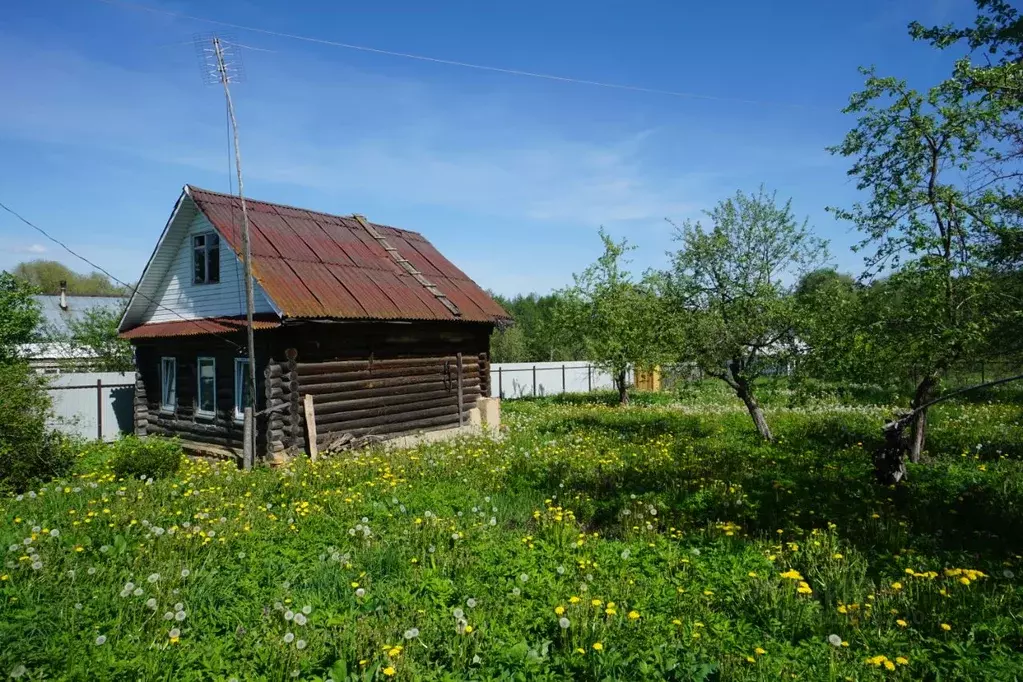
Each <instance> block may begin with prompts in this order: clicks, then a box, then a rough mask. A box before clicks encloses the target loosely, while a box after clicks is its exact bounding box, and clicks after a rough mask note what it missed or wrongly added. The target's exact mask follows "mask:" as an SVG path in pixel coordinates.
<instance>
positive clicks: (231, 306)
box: [141, 213, 274, 323]
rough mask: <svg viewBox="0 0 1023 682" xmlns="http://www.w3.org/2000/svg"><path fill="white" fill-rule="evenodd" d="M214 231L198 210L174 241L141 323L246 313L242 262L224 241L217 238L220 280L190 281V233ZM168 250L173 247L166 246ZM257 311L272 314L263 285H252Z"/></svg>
mask: <svg viewBox="0 0 1023 682" xmlns="http://www.w3.org/2000/svg"><path fill="white" fill-rule="evenodd" d="M211 231H213V225H211V224H210V221H209V220H207V219H206V216H204V215H203V214H202V213H197V214H196V216H195V217H194V218H193V219H192V222H191V223H190V224H189V226H188V232H187V234H185V235H184V236H183V237H182V238H181V239H180V241H179V242H178V244H177V247H176V248H177V251H176V253H175V255H174V260H173V261H172V263H171V264H170V268H169V269H168V270H167V274H166V276H165V277H164V279H163V281H162V282H161V283H160V285H159V286H158V287H157V288H156V292H155V295H154V296H153V299H154V300H155V301H156V303H150V304H149V306H148V308H147V310H146V312H145V313H144V314H143V315H142V319H141V322H143V323H145V322H173V321H175V320H181V319H182V318H184V319H189V320H193V319H198V318H203V317H230V316H234V315H244V314H245V287H244V283H243V277H242V264H241V261H240V260H239V259H238V257H237V256H235V254H234V251H232V250H231V247H230V246H228V244H227V242H226V241H225V240H224V239H223V238H221V240H220V282H218V283H217V284H193V283H192V236H193V235H197V234H202V233H203V232H211ZM165 246H166V247H167V248H168V250H171V251H173V249H174V248H175V247H174V246H173V245H171V244H166V245H165ZM254 304H255V305H254V307H255V312H256V313H272V312H274V309H273V307H272V306H271V305H270V302H269V300H268V299H267V296H266V294H265V293H264V292H263V288H262V287H261V286H259V283H258V282H257V283H256V285H255V300H254Z"/></svg>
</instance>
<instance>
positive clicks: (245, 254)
mask: <svg viewBox="0 0 1023 682" xmlns="http://www.w3.org/2000/svg"><path fill="white" fill-rule="evenodd" d="M213 49H214V51H215V52H216V54H217V67H218V69H219V71H220V82H221V83H222V84H223V86H224V96H225V97H227V112H228V114H229V115H230V117H231V130H232V131H233V133H234V165H235V168H236V170H237V172H238V198H239V199H240V200H241V204H242V264H243V266H244V268H245V323H246V325H245V328H246V330H245V333H246V337H247V341H248V351H249V353H248V354H249V401H248V402H249V404H248V407H254V406H255V400H256V340H255V336H254V334H253V331H252V316H253V308H254V305H253V298H254V294H253V290H252V288H253V287H252V248H251V246H250V244H249V212H248V209H247V207H246V205H245V191H244V185H243V184H242V152H241V148H240V147H239V145H238V121H237V120H236V119H235V117H234V102H233V101H232V100H231V88H229V87H228V85H227V81H228V77H227V67H226V66H225V65H224V51H223V49H222V47H221V45H220V38H217V37H214V38H213ZM246 426H247V430H246V431H245V432H244V435H243V438H244V439H245V442H246V444H248V445H249V447H250V448H252V451H253V452H255V449H256V433H255V429H254V428H253V424H252V423H251V422H247V423H246Z"/></svg>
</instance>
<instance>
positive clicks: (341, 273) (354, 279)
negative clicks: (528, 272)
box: [129, 186, 510, 338]
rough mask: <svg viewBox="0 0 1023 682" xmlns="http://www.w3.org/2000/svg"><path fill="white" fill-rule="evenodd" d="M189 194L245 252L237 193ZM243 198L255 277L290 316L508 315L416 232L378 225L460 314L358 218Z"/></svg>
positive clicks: (193, 190)
mask: <svg viewBox="0 0 1023 682" xmlns="http://www.w3.org/2000/svg"><path fill="white" fill-rule="evenodd" d="M186 191H187V193H188V195H189V196H190V197H191V198H192V199H193V200H194V201H195V203H196V205H197V206H198V207H199V210H200V211H202V212H203V213H204V214H205V215H206V217H207V218H208V219H209V221H210V222H211V223H213V225H214V226H215V227H216V228H217V230H219V231H220V233H221V234H222V235H223V236H224V239H226V240H227V241H228V243H229V244H230V246H231V248H233V249H234V250H235V252H237V253H241V250H242V246H241V230H240V227H241V202H240V201H239V199H238V197H237V196H233V195H228V194H220V193H218V192H210V191H208V190H204V189H199V188H197V187H192V186H188V187H187V188H186ZM245 203H246V208H247V210H248V214H249V224H250V227H251V229H250V236H251V246H252V271H253V275H254V276H255V278H256V280H257V281H258V282H259V284H260V286H262V287H263V290H264V291H266V293H267V295H269V296H270V298H271V299H272V300H273V301H274V303H275V304H276V305H277V307H278V309H280V310H281V312H282V314H283V315H284V317H290V318H336V319H359V320H367V319H381V320H465V321H470V322H496V321H497V320H501V319H507V318H509V317H510V316H509V315H508V313H507V312H505V310H504V309H503V308H501V306H500V305H498V304H497V303H496V302H495V301H494V300H493V299H492V298H490V296H488V295H487V294H486V292H484V291H483V290H482V289H481V288H480V287H479V286H477V285H476V283H475V282H473V281H472V280H471V279H469V278H468V277H467V276H466V275H465V273H464V272H462V271H461V270H459V269H458V268H456V267H455V266H454V265H453V264H452V263H451V261H449V260H448V259H446V258H445V257H444V256H443V255H441V253H440V252H439V251H437V249H435V248H434V247H433V245H432V244H430V242H428V241H426V239H425V238H424V237H423V236H422V235H420V234H419V233H417V232H410V231H408V230H399V229H397V228H394V227H389V226H386V225H376V224H373V227H374V228H375V229H376V230H378V231H379V232H380V233H381V234H382V235H383V236H385V237H386V238H387V241H388V243H390V244H391V246H393V247H394V248H395V249H397V251H398V254H399V255H400V256H401V257H402V258H404V259H406V260H408V261H409V262H410V263H411V264H412V265H413V266H414V267H415V268H416V269H417V270H418V271H419V272H421V273H423V275H424V276H425V277H426V278H427V279H428V280H429V281H430V282H431V283H432V284H434V285H436V287H437V288H438V289H439V290H440V291H441V293H443V294H444V295H445V296H447V297H448V298H449V299H450V300H451V301H452V302H453V303H454V304H455V305H456V306H457V307H458V310H459V312H460V313H461V315H460V316H456V315H454V314H453V313H452V311H451V310H449V309H448V308H447V307H446V306H445V305H443V304H442V303H441V301H440V300H438V299H437V297H436V296H434V295H433V294H431V293H430V292H429V291H427V290H426V288H425V287H424V286H423V285H422V284H421V283H420V282H418V281H416V279H415V278H414V277H413V276H412V275H410V274H408V273H407V272H405V270H403V269H402V268H401V267H400V266H399V265H398V264H397V263H395V261H394V259H393V258H392V257H391V255H390V254H389V253H388V252H387V251H386V250H385V249H384V247H383V246H381V244H380V243H379V241H378V240H376V239H374V238H373V237H372V236H371V235H370V234H368V233H367V231H366V229H364V228H363V227H362V226H361V225H360V224H359V223H358V222H357V221H356V220H355V219H353V218H348V217H342V216H335V215H329V214H326V213H317V212H315V211H307V210H303V209H298V208H293V207H290V206H281V205H278V204H270V203H267V202H263V201H252V200H249V199H246V201H245ZM170 324H176V323H170ZM133 331H135V330H133ZM129 333H132V332H129ZM129 338H131V337H129ZM134 338H138V337H134Z"/></svg>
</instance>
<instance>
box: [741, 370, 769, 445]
mask: <svg viewBox="0 0 1023 682" xmlns="http://www.w3.org/2000/svg"><path fill="white" fill-rule="evenodd" d="M735 392H736V394H737V395H738V396H739V399H740V400H742V402H743V404H745V405H746V409H747V410H749V416H750V417H752V418H753V424H754V425H756V427H757V433H759V434H760V437H761V438H763V439H764V440H766V441H767V442H769V443H770V442H772V441H774V435H773V434H771V427H770V426H768V424H767V420H766V419H765V418H764V411H763V410H761V409H760V405H759V404H758V403H757V399H756V398H755V397H753V391H752V390H750V387H749V384H747V383H746V382H745V381H739V382H738V385H737V387H736V389H735Z"/></svg>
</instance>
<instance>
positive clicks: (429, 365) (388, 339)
mask: <svg viewBox="0 0 1023 682" xmlns="http://www.w3.org/2000/svg"><path fill="white" fill-rule="evenodd" d="M246 205H247V208H248V215H249V225H250V234H251V253H252V271H253V275H254V279H255V324H254V327H255V330H256V331H255V343H256V364H257V376H258V380H257V385H256V395H255V408H256V410H257V412H259V413H261V416H260V418H259V419H258V423H257V453H258V454H260V455H263V454H271V455H272V454H275V453H279V452H281V451H285V450H289V449H292V448H301V447H305V446H306V445H307V443H306V425H305V418H304V411H303V399H304V398H305V396H306V395H312V396H314V407H315V410H316V419H315V421H316V428H317V432H318V435H319V438H318V441H320V442H321V444H327V443H329V442H331V441H332V440H333V439H335V438H337V437H338V436H339V435H340V434H342V433H350V434H352V435H353V436H361V435H366V434H379V435H387V436H391V435H398V434H407V433H411V432H414V431H418V430H424V429H439V428H448V427H452V426H458V425H459V424H462V423H466V422H467V419H468V417H469V416H470V410H471V409H472V408H473V407H475V406H476V400H477V397H478V396H488V395H489V385H488V383H487V382H488V378H489V377H488V375H489V373H488V371H487V368H488V365H489V359H488V355H487V353H488V341H489V337H490V333H491V330H492V329H493V327H494V325H495V323H496V322H497V321H498V320H504V319H506V318H508V314H507V313H506V312H505V311H504V309H502V308H501V306H500V305H498V304H497V303H495V302H494V301H493V300H492V299H491V298H490V297H489V296H488V295H487V294H486V293H485V292H484V291H483V290H482V289H481V288H480V287H479V286H477V285H476V284H475V283H474V282H473V281H472V280H470V279H469V278H468V277H467V276H466V275H465V274H464V273H463V272H462V271H461V270H459V269H458V268H456V267H455V266H454V265H452V264H451V262H450V261H448V260H447V259H446V258H444V256H442V255H441V254H440V253H439V252H438V251H437V250H436V249H435V248H434V247H433V246H432V245H431V244H430V243H429V242H428V241H427V240H426V239H424V238H423V237H422V235H420V234H418V233H415V232H408V231H405V230H399V229H395V228H392V227H384V226H381V225H373V224H371V223H368V222H366V221H365V219H363V218H362V217H361V216H347V217H345V216H334V215H327V214H325V213H317V212H315V211H306V210H303V209H298V208H291V207H288V206H281V205H277V204H270V203H264V202H260V201H251V200H246ZM240 225H241V205H240V202H239V200H238V198H237V197H235V196H232V195H225V194H218V193H214V192H209V191H206V190H202V189H198V188H195V187H192V186H188V185H186V186H185V188H184V191H183V192H182V194H181V196H180V198H179V199H178V201H177V204H176V205H175V207H174V210H173V213H172V214H171V217H170V220H169V221H168V222H167V225H166V227H165V228H164V231H163V234H162V235H161V237H160V240H159V242H158V244H157V246H156V250H155V251H154V252H153V255H152V256H151V257H150V260H149V263H148V264H147V265H146V268H145V271H144V272H143V274H142V279H141V281H140V282H139V285H138V287H137V289H136V291H135V293H134V294H133V295H132V298H131V300H130V302H129V304H128V308H127V310H126V311H125V314H124V318H123V319H122V321H121V325H120V332H121V336H122V337H123V338H126V339H130V340H131V342H132V344H134V346H135V357H136V363H137V365H138V374H137V378H136V401H135V405H136V407H135V424H136V431H137V433H139V434H142V435H144V434H160V435H167V436H179V437H180V438H181V439H182V440H183V441H185V443H186V445H187V446H189V447H191V448H192V449H195V450H200V451H212V452H217V453H224V452H226V453H230V454H234V455H237V454H239V452H240V448H241V446H242V414H243V412H242V411H243V407H244V405H245V404H246V402H247V386H248V382H247V381H246V380H245V377H246V376H247V360H246V337H245V331H244V330H245V315H244V311H245V294H244V287H243V282H244V277H243V276H242V273H243V270H242V265H241V260H240V255H239V254H240V253H241V248H242V247H241V235H240Z"/></svg>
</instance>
